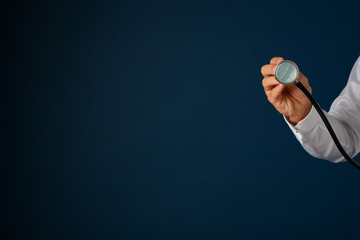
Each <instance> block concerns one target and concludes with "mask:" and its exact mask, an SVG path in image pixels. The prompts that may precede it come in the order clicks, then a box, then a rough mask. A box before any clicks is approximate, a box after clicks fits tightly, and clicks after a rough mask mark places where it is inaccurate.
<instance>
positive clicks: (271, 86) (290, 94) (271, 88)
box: [261, 57, 312, 125]
mask: <svg viewBox="0 0 360 240" xmlns="http://www.w3.org/2000/svg"><path fill="white" fill-rule="evenodd" d="M283 60H284V59H283V58H282V57H274V58H272V59H271V61H270V64H267V65H264V66H262V68H261V74H262V75H263V76H264V79H263V81H262V85H263V87H264V90H265V93H266V96H267V98H268V100H269V102H270V103H271V104H272V105H273V106H274V107H275V108H276V110H277V111H278V112H279V113H281V114H283V115H285V116H287V117H288V120H289V122H290V123H291V124H293V125H296V124H297V123H298V122H300V121H301V120H302V119H304V118H305V117H306V116H307V115H308V114H309V112H310V110H311V106H312V105H311V102H310V101H309V99H308V98H307V97H306V96H305V94H304V93H303V92H302V91H301V90H300V89H299V88H298V87H297V86H295V85H294V84H289V85H284V84H281V83H279V82H278V81H277V80H276V79H275V76H274V70H275V66H276V64H278V63H279V62H281V61H283ZM298 81H300V82H301V83H302V84H303V85H304V86H305V88H306V89H307V90H308V91H309V92H310V93H311V87H310V85H309V82H308V79H307V77H305V76H304V75H303V74H302V73H301V72H300V73H299V78H298Z"/></svg>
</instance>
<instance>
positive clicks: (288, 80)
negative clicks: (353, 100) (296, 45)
mask: <svg viewBox="0 0 360 240" xmlns="http://www.w3.org/2000/svg"><path fill="white" fill-rule="evenodd" d="M274 75H275V79H276V80H277V81H278V82H279V83H282V84H286V85H288V84H292V83H295V85H296V86H297V87H298V88H300V90H301V91H302V92H303V93H304V94H305V95H306V97H307V98H308V99H309V100H310V102H311V103H312V105H313V106H314V107H315V109H316V111H317V112H318V113H319V115H320V117H321V119H322V120H323V122H324V124H325V126H326V128H327V129H328V131H329V133H330V135H331V137H332V139H333V140H334V142H335V145H336V147H337V148H338V149H339V151H340V152H341V154H342V155H343V156H344V158H345V159H346V160H347V161H348V162H349V163H351V164H352V165H353V166H354V167H356V168H358V169H360V164H359V163H357V162H356V161H354V160H353V159H352V158H351V157H350V156H349V155H348V154H347V153H346V152H345V150H344V148H343V146H342V145H341V143H340V141H339V139H338V138H337V136H336V134H335V132H334V130H333V128H332V127H331V125H330V123H329V121H328V119H327V118H326V116H325V114H324V113H323V111H322V110H321V108H320V106H319V104H318V103H317V102H316V101H315V99H314V98H313V97H312V96H311V94H310V93H309V92H308V90H307V89H306V88H305V87H304V85H303V84H302V83H301V82H300V81H298V77H299V68H298V66H297V65H296V64H295V63H294V62H292V61H289V60H284V61H282V62H280V63H278V64H277V65H276V67H275V71H274Z"/></svg>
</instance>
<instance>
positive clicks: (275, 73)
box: [274, 60, 300, 85]
mask: <svg viewBox="0 0 360 240" xmlns="http://www.w3.org/2000/svg"><path fill="white" fill-rule="evenodd" d="M284 63H290V64H291V65H293V66H294V67H295V68H296V76H295V79H294V81H292V82H289V83H286V82H283V81H281V79H279V78H278V76H277V72H278V70H279V67H280V66H281V65H282V64H284ZM299 72H300V70H299V67H298V66H297V65H296V63H294V62H293V61H290V60H283V61H281V62H280V63H278V64H276V66H275V70H274V76H275V79H276V80H277V81H278V82H279V83H281V84H284V85H289V84H292V83H296V82H297V81H298V80H297V79H298V78H299Z"/></svg>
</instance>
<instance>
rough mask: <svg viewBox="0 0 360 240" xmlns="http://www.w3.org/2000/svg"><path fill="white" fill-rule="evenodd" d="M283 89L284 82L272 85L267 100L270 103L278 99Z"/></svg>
mask: <svg viewBox="0 0 360 240" xmlns="http://www.w3.org/2000/svg"><path fill="white" fill-rule="evenodd" d="M284 89H285V85H284V84H279V85H277V86H276V87H274V88H273V89H272V90H271V92H270V94H269V95H268V97H269V101H270V102H272V103H274V102H277V101H279V99H280V98H281V95H282V92H283V90H284Z"/></svg>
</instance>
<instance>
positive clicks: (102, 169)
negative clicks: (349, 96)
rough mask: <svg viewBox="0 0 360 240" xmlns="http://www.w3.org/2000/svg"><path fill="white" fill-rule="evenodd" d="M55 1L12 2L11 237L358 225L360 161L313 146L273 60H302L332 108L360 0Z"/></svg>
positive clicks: (8, 110)
mask: <svg viewBox="0 0 360 240" xmlns="http://www.w3.org/2000/svg"><path fill="white" fill-rule="evenodd" d="M50 2H52V1H42V2H37V3H34V2H30V1H28V2H25V3H23V2H16V1H15V2H13V3H12V4H11V5H8V6H7V7H6V8H5V10H4V12H5V13H4V14H5V15H4V19H5V20H4V23H5V27H4V28H3V30H4V31H5V34H4V35H3V37H4V39H5V41H6V45H5V49H4V54H5V55H4V56H5V59H4V60H5V61H3V67H4V70H5V71H4V74H3V77H2V79H3V81H2V82H3V89H4V91H5V95H4V96H6V98H5V101H4V103H5V104H4V105H5V107H4V112H3V114H4V115H3V116H6V119H7V120H9V121H8V123H9V124H8V127H6V134H7V139H8V140H7V141H6V143H7V144H6V145H5V147H6V149H5V152H6V153H8V154H6V155H7V157H5V158H4V159H3V160H2V164H3V166H4V167H3V171H4V174H3V177H4V178H5V180H4V182H5V183H6V184H5V188H4V192H3V197H4V198H5V200H6V204H5V205H3V206H4V208H5V211H4V213H5V214H4V216H5V220H4V224H3V226H4V232H5V233H6V234H7V236H8V238H9V239H315V238H318V239H328V240H330V239H354V238H355V237H356V236H359V235H358V226H359V216H360V207H359V202H360V191H359V187H360V173H359V171H357V170H356V169H355V168H353V167H352V166H350V165H349V164H348V163H342V164H333V163H330V162H327V161H324V160H318V159H315V158H312V157H311V156H309V155H308V154H307V153H306V152H305V151H304V150H303V149H302V148H301V146H300V144H299V143H298V142H297V141H296V139H295V137H294V136H293V135H292V133H291V131H290V130H289V128H288V127H287V125H286V124H285V122H284V121H283V119H282V116H281V115H280V114H278V113H277V112H276V111H275V110H274V109H273V107H272V106H271V105H270V104H269V103H268V102H267V99H266V96H265V94H264V92H263V88H262V86H261V80H262V76H261V74H260V68H261V66H262V65H264V64H266V63H267V62H269V60H270V59H271V58H272V57H273V56H283V57H284V58H286V59H291V60H293V61H295V62H296V63H297V64H298V65H299V67H300V69H301V70H302V72H303V73H304V74H305V75H307V76H308V78H309V80H310V82H311V85H312V88H313V95H314V96H315V98H316V99H317V101H318V102H319V103H320V104H321V105H322V107H323V108H324V109H326V110H328V109H329V107H330V104H331V103H332V101H333V100H334V98H335V97H336V96H337V95H338V94H339V93H340V91H341V90H342V89H343V87H344V86H345V84H346V81H347V78H348V76H349V73H350V70H351V68H352V66H353V64H354V62H355V60H356V59H357V57H358V56H359V52H360V44H359V43H360V31H359V4H358V3H355V2H356V1H350V2H353V3H347V2H345V1H342V2H341V5H338V4H334V3H332V2H331V1H330V2H324V4H320V3H317V4H313V3H310V2H309V3H306V2H302V3H301V4H298V3H295V2H294V1H273V2H270V1H261V2H260V1H248V2H246V3H245V2H242V1H171V2H169V1H163V2H158V1H110V2H109V1H99V2H97V3H95V2H91V1H80V2H77V1H76V2H70V3H65V2H64V1H58V2H57V3H54V2H52V3H50ZM325 84H326V85H325Z"/></svg>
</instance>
